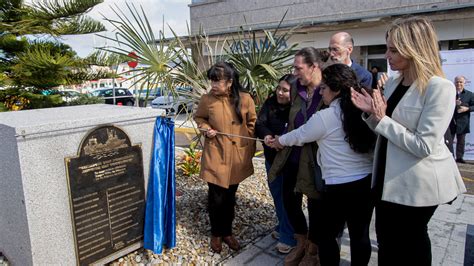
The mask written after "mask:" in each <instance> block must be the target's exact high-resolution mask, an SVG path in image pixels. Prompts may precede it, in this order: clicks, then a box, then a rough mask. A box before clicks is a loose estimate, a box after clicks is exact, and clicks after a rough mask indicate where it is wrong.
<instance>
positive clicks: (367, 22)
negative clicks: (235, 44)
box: [189, 0, 474, 71]
mask: <svg viewBox="0 0 474 266" xmlns="http://www.w3.org/2000/svg"><path fill="white" fill-rule="evenodd" d="M189 7H190V18H191V33H192V34H197V33H199V32H200V30H204V32H205V33H206V34H207V35H208V36H209V37H210V40H211V41H212V40H218V39H220V40H222V39H223V38H224V37H225V36H232V35H234V34H235V33H236V32H238V31H239V28H240V27H241V26H243V27H244V28H245V29H252V30H257V31H263V30H271V29H275V28H276V27H277V25H278V24H279V23H280V22H281V20H282V18H283V17H284V15H285V13H286V16H285V18H284V20H283V21H282V22H281V26H280V27H281V28H283V29H291V28H293V27H296V26H298V29H297V30H296V31H295V34H293V36H292V37H291V38H290V40H289V43H288V46H289V45H291V44H292V43H298V44H299V47H300V48H302V47H307V46H313V47H315V48H318V49H324V48H327V47H328V45H329V38H330V36H331V35H332V34H334V33H335V32H338V31H347V32H349V33H351V34H352V36H353V38H354V42H355V44H354V45H355V47H354V51H353V54H352V57H353V59H354V60H355V61H356V62H358V63H360V64H361V65H363V66H365V67H366V68H371V67H372V66H378V67H379V68H381V70H382V71H386V70H387V65H386V60H385V59H384V53H385V30H386V28H387V26H388V25H389V24H390V23H391V22H392V21H393V20H394V19H396V18H399V17H402V16H407V15H411V16H426V17H429V18H430V19H431V20H432V21H433V23H434V25H435V27H436V30H437V33H438V37H439V40H440V47H441V50H457V49H466V48H474V0H457V1H455V0H444V1H443V0H439V1H426V0H398V1H384V0H372V1H364V0H353V1H352V0H258V1H257V0H193V1H192V3H191V4H190V5H189ZM262 36H263V35H262ZM262 38H263V37H262ZM231 45H232V44H231Z"/></svg>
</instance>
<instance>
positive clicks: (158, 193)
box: [144, 117, 176, 254]
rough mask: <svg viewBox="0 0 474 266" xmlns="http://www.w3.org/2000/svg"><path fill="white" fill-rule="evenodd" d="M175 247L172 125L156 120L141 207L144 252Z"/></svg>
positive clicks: (156, 251) (159, 118)
mask: <svg viewBox="0 0 474 266" xmlns="http://www.w3.org/2000/svg"><path fill="white" fill-rule="evenodd" d="M163 246H166V247H167V248H173V247H175V246H176V208H175V165H174V122H173V121H172V120H171V119H170V118H165V117H157V119H156V122H155V129H154V134H153V149H152V156H151V161H150V176H149V179H148V191H147V198H146V207H145V232H144V248H146V249H150V250H152V251H153V252H154V253H155V254H161V253H162V251H163Z"/></svg>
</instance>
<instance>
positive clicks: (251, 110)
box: [247, 95, 257, 136]
mask: <svg viewBox="0 0 474 266" xmlns="http://www.w3.org/2000/svg"><path fill="white" fill-rule="evenodd" d="M247 98H248V100H247V102H248V105H247V106H248V111H247V129H248V131H249V136H253V135H254V134H255V122H256V121H257V112H256V111H255V103H254V101H253V99H252V97H250V95H248V97H247Z"/></svg>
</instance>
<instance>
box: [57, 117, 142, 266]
mask: <svg viewBox="0 0 474 266" xmlns="http://www.w3.org/2000/svg"><path fill="white" fill-rule="evenodd" d="M104 128H113V129H117V130H119V131H120V132H121V133H123V134H124V135H125V137H126V142H127V144H129V146H128V147H131V148H137V149H138V150H139V152H140V156H139V157H140V158H139V159H140V160H139V161H140V163H141V175H139V176H138V178H140V177H141V178H142V181H143V184H144V176H145V175H144V166H143V151H142V143H140V142H139V143H135V144H133V143H132V142H131V140H130V137H129V136H128V134H127V133H126V131H125V130H124V129H123V128H121V127H119V126H117V125H114V124H102V125H98V126H96V127H94V128H91V129H89V130H88V131H87V132H86V134H85V135H84V137H83V138H82V140H81V142H80V144H79V147H78V151H77V154H76V155H75V156H70V157H65V158H64V162H65V168H66V180H67V188H68V195H69V197H68V200H69V210H70V215H71V225H72V232H73V237H74V251H75V255H76V263H77V265H84V264H81V261H80V256H79V255H80V254H79V245H78V236H77V231H76V229H77V228H76V221H75V215H74V208H73V206H74V203H73V193H72V188H71V178H72V177H71V173H70V171H69V170H70V169H69V166H70V164H71V161H72V160H74V159H78V158H80V157H81V155H82V154H81V151H83V149H84V147H85V142H86V141H87V140H88V139H89V137H90V136H91V135H92V134H93V133H94V132H96V131H98V130H101V129H104ZM142 189H143V193H142V195H141V196H142V197H143V199H144V201H143V218H144V208H145V199H146V191H145V187H144V186H143V187H142ZM107 204H108V202H107ZM109 224H110V214H109ZM142 226H144V219H143V224H142ZM111 237H112V236H111ZM139 242H142V243H143V234H142V236H141V239H139V240H136V241H134V242H133V243H129V244H128V245H125V246H122V247H120V248H119V249H118V250H116V251H114V252H111V253H109V254H107V255H106V256H105V257H99V258H96V259H94V261H92V262H90V263H87V264H89V265H93V264H96V263H97V262H99V261H102V260H103V259H104V258H106V257H111V256H115V255H116V254H119V253H122V252H123V251H124V250H125V249H126V248H127V247H129V246H132V245H134V244H136V243H139Z"/></svg>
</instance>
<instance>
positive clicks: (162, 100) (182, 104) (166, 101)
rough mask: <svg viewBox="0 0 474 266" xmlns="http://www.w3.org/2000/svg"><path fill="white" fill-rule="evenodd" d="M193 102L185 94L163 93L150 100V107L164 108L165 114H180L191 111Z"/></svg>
mask: <svg viewBox="0 0 474 266" xmlns="http://www.w3.org/2000/svg"><path fill="white" fill-rule="evenodd" d="M193 106H194V102H193V100H192V99H191V98H189V97H186V96H173V95H164V96H159V97H156V98H155V99H154V100H153V101H152V102H151V107H152V108H159V109H164V110H165V111H166V113H167V114H180V113H186V112H192V111H193Z"/></svg>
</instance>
